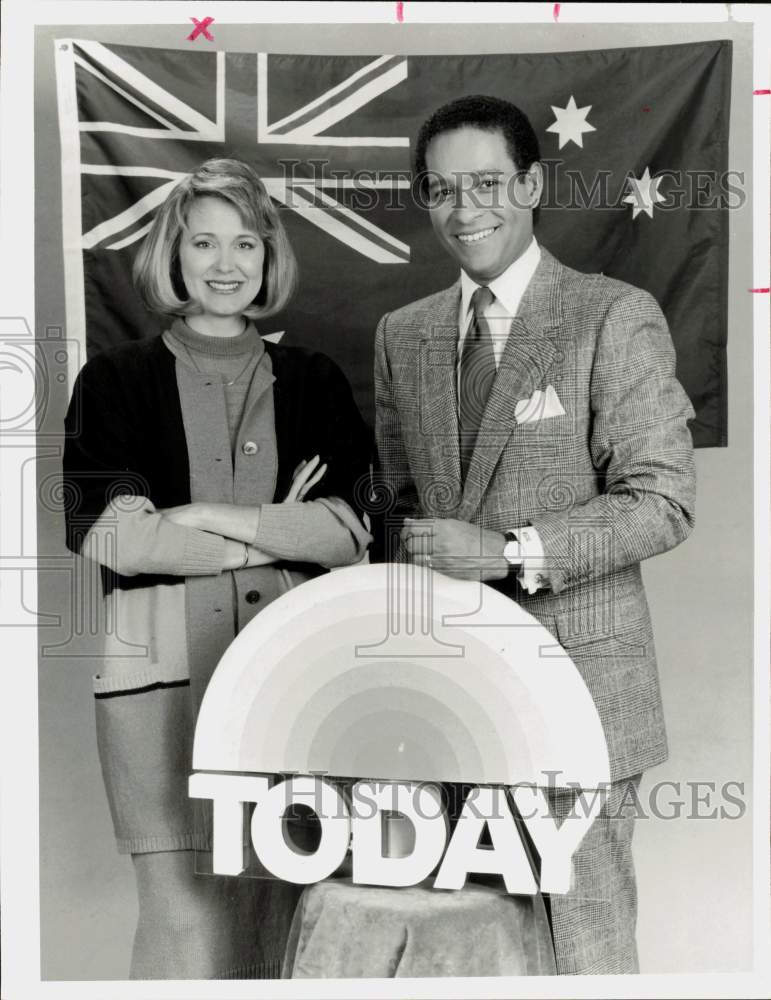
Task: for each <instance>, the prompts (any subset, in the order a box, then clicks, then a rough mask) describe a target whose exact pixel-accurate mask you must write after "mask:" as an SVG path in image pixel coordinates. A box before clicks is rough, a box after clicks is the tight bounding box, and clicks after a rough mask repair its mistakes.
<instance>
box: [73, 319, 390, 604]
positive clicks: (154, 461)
mask: <svg viewBox="0 0 771 1000" xmlns="http://www.w3.org/2000/svg"><path fill="white" fill-rule="evenodd" d="M265 348H266V350H267V352H268V355H269V357H270V359H271V363H272V365H273V375H274V377H275V380H276V381H275V382H274V384H273V400H274V406H275V423H276V444H277V451H278V475H277V481H276V491H275V495H274V501H275V502H279V501H281V500H282V499H283V498H284V497H285V496H286V494H287V492H288V490H289V487H290V485H291V482H292V475H293V473H294V470H295V468H296V467H297V465H298V464H299V462H300V461H302V460H303V459H308V458H311V457H312V456H313V455H319V456H320V458H321V461H322V462H327V463H328V469H327V472H326V474H325V476H324V477H323V479H322V480H321V482H320V483H318V484H317V486H316V487H315V488H314V489H313V490H312V491H311V493H309V494H308V499H313V497H314V496H338V497H340V498H341V499H343V500H345V501H346V502H347V503H348V504H349V505H350V506H351V507H352V508H353V510H355V511H357V512H358V513H361V511H362V510H363V508H364V504H365V503H366V498H367V496H368V492H369V472H370V462H371V459H372V455H373V444H372V436H371V434H370V432H369V430H368V428H367V426H366V425H365V423H364V421H363V420H362V418H361V415H360V413H359V411H358V409H357V407H356V404H355V402H354V400H353V395H352V393H351V389H350V386H349V385H348V382H347V380H346V378H345V376H344V375H343V373H342V372H341V371H340V369H339V368H338V367H337V365H335V364H334V362H332V361H331V360H330V359H329V358H328V357H326V355H324V354H319V353H314V352H311V351H307V350H305V349H303V348H299V347H284V346H282V345H280V344H272V343H270V342H269V341H265ZM175 364H176V359H175V357H174V355H173V354H172V353H171V351H170V350H169V349H168V348H167V347H166V345H165V344H164V343H163V340H162V338H161V337H152V338H149V339H147V340H139V341H129V342H128V343H126V344H122V345H121V346H119V347H117V348H113V349H111V350H109V351H105V352H104V353H102V354H99V355H97V356H96V357H94V358H92V359H91V360H90V361H88V362H87V364H86V365H85V366H84V367H83V368H82V370H81V371H80V374H79V375H78V378H77V381H76V383H75V387H74V389H73V394H72V399H71V400H70V405H69V408H68V410H67V415H66V417H65V445H64V458H63V477H64V497H65V525H66V540H67V546H68V548H69V549H71V550H72V551H73V552H80V549H81V546H82V544H83V539H84V538H85V536H86V534H87V532H88V531H89V529H90V528H91V526H92V525H93V524H94V522H95V521H96V520H97V518H98V517H99V516H100V515H101V513H102V512H103V511H104V509H105V507H106V506H107V504H108V503H109V502H110V501H111V500H113V499H114V498H115V497H116V496H119V495H120V494H127V493H133V494H136V495H138V496H146V497H148V498H149V499H150V500H151V501H152V502H153V503H154V504H155V506H156V507H158V508H163V507H175V506H178V505H180V504H186V503H190V469H189V464H188V453H187V444H186V442H185V433H184V426H183V423H182V409H181V406H180V401H179V392H178V390H177V379H176V372H175ZM102 577H103V584H104V589H105V593H109V591H110V590H112V588H113V587H114V586H117V587H121V588H124V589H128V588H133V587H146V586H150V585H152V584H156V583H180V582H182V579H181V578H180V577H176V576H167V575H160V574H140V575H138V576H132V577H127V576H121V575H119V574H117V573H113V572H112V571H110V570H109V569H106V568H105V567H103V568H102Z"/></svg>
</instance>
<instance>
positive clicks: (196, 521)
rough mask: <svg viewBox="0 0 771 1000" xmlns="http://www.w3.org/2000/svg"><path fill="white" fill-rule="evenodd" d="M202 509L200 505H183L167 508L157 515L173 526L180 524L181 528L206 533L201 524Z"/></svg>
mask: <svg viewBox="0 0 771 1000" xmlns="http://www.w3.org/2000/svg"><path fill="white" fill-rule="evenodd" d="M203 507H204V505H203V504H202V503H185V504H182V505H181V506H179V507H167V508H166V509H165V510H160V511H158V513H159V514H162V515H163V516H164V517H165V518H166V519H167V520H168V521H172V522H173V523H174V524H181V525H182V527H183V528H198V529H201V530H203V531H206V530H207V529H206V527H205V525H204V523H203Z"/></svg>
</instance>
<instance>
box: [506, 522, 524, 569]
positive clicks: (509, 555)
mask: <svg viewBox="0 0 771 1000" xmlns="http://www.w3.org/2000/svg"><path fill="white" fill-rule="evenodd" d="M503 537H504V538H505V539H506V544H505V545H504V546H503V558H504V559H505V560H506V562H507V563H508V564H509V566H510V567H511V568H512V569H521V568H522V562H523V560H522V556H521V555H520V554H519V538H518V537H517V533H516V531H504V532H503Z"/></svg>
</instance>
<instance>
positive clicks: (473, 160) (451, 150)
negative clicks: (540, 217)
mask: <svg viewBox="0 0 771 1000" xmlns="http://www.w3.org/2000/svg"><path fill="white" fill-rule="evenodd" d="M426 168H427V171H428V193H429V202H430V215H431V223H432V224H433V227H434V232H435V233H436V235H437V237H438V238H439V242H440V243H441V244H442V245H443V246H444V247H446V248H447V250H449V252H450V253H451V254H452V256H453V257H454V258H455V259H456V260H457V261H458V263H459V264H460V266H461V267H462V268H463V270H464V271H465V272H466V273H467V274H468V275H469V277H471V278H473V279H474V281H476V282H478V283H479V284H486V283H488V282H490V281H492V280H493V278H497V277H498V275H499V274H501V273H502V272H503V271H505V270H506V268H507V267H508V266H509V264H511V263H512V262H513V261H515V260H516V259H517V258H518V257H520V256H521V255H522V254H523V253H524V251H525V250H526V249H527V247H528V244H529V243H530V240H531V239H532V235H533V208H534V207H535V206H536V205H537V204H538V199H539V198H540V195H541V188H542V185H543V178H542V173H541V167H540V165H539V164H537V163H536V164H533V166H532V167H531V168H530V170H529V171H527V172H526V173H520V172H519V171H518V170H517V165H516V163H514V162H513V160H512V159H511V156H510V155H509V151H508V149H507V147H506V140H505V139H504V137H503V134H502V133H501V132H488V131H484V130H483V129H478V128H472V127H464V128H459V129H455V130H454V131H452V132H442V133H441V134H440V135H438V136H436V137H435V138H434V139H432V140H431V142H430V143H429V144H428V149H427V150H426Z"/></svg>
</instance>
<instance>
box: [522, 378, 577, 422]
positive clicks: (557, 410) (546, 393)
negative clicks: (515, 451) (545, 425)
mask: <svg viewBox="0 0 771 1000" xmlns="http://www.w3.org/2000/svg"><path fill="white" fill-rule="evenodd" d="M564 414H565V411H564V409H563V408H562V403H560V400H559V396H558V395H557V392H556V390H555V388H554V386H553V385H547V386H546V389H536V390H535V392H534V393H533V395H532V396H531V397H530V399H520V401H519V402H518V403H517V405H516V406H515V407H514V417H515V419H516V421H517V423H518V424H533V423H537V422H538V421H539V420H547V419H548V418H549V417H562V416H564Z"/></svg>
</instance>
